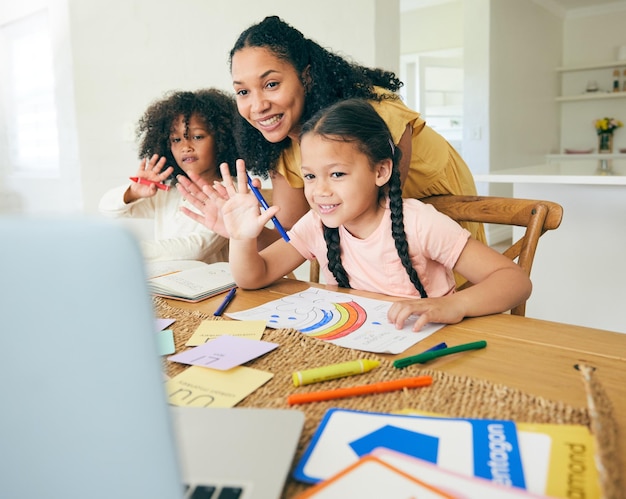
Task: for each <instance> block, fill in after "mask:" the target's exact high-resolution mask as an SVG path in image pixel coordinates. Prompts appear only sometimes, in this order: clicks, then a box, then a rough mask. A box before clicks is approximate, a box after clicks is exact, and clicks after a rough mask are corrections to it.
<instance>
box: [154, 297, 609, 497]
mask: <svg viewBox="0 0 626 499" xmlns="http://www.w3.org/2000/svg"><path fill="white" fill-rule="evenodd" d="M154 304H155V310H156V315H157V317H162V318H170V319H175V320H176V322H175V323H174V324H173V325H172V326H171V329H173V331H174V343H175V346H176V351H177V352H180V351H182V350H184V349H185V348H187V347H185V343H186V342H187V340H188V339H189V337H190V336H191V335H192V334H193V333H194V332H195V330H196V329H197V328H198V326H199V325H200V323H201V321H203V320H223V319H222V318H219V317H214V316H212V315H208V314H205V313H202V312H200V311H189V310H184V309H180V308H177V307H173V306H170V305H169V304H168V303H166V302H165V301H164V300H162V299H161V298H154ZM263 339H264V340H266V341H271V342H275V343H278V344H279V345H280V347H279V348H278V349H276V350H274V351H272V352H270V353H269V354H267V355H265V356H263V357H261V358H258V359H255V360H253V361H251V362H249V363H247V364H245V365H246V366H249V367H254V368H255V369H260V370H263V371H268V372H271V373H273V374H274V377H273V378H272V379H271V380H270V381H269V382H267V383H266V384H265V385H263V386H262V387H260V388H259V389H257V390H256V391H255V392H253V393H252V394H250V395H248V396H247V397H246V398H245V399H244V400H242V401H241V402H240V403H239V404H238V407H266V408H280V409H289V408H291V406H289V405H288V404H287V395H289V394H291V393H293V392H294V387H293V383H292V380H291V374H292V373H293V372H294V371H297V370H301V369H306V368H307V367H314V366H319V365H320V363H323V364H333V363H337V362H345V361H348V360H353V359H355V358H361V357H362V356H363V353H362V352H357V351H354V350H350V349H347V348H342V347H338V346H336V345H333V344H331V343H328V342H324V341H321V340H318V339H315V338H312V337H309V336H306V335H304V334H302V333H300V332H298V331H296V330H293V329H276V330H273V329H267V330H266V332H265V334H264V335H263ZM367 357H368V358H372V359H374V358H376V359H378V360H380V361H381V364H380V366H379V367H378V368H376V369H374V370H373V371H370V372H369V373H368V375H367V383H368V384H369V383H375V382H378V381H386V380H391V379H398V378H403V377H407V376H418V375H422V374H426V375H430V376H432V377H433V383H432V386H430V387H428V388H427V389H411V390H407V389H405V390H403V391H397V392H389V393H382V394H376V395H366V396H360V397H352V398H346V399H339V400H334V401H327V402H318V403H314V404H302V405H298V406H294V408H295V409H298V410H301V411H303V412H304V413H305V425H304V429H303V431H302V435H301V437H300V442H299V445H298V449H297V452H296V457H295V459H294V463H297V462H298V461H299V459H300V457H301V456H302V454H303V453H304V451H305V449H306V446H307V445H308V443H309V442H310V440H311V437H312V435H313V433H314V432H315V430H316V429H317V427H318V425H319V423H320V421H321V419H322V417H323V416H324V414H325V413H326V411H327V410H328V409H330V408H331V407H342V408H345V409H356V410H366V411H378V412H392V411H400V410H403V409H407V408H411V409H417V410H422V411H430V412H436V413H441V414H445V415H448V416H452V417H467V418H491V419H511V420H514V421H518V422H522V421H523V422H529V423H561V424H563V423H569V424H583V425H586V426H589V427H593V426H592V422H591V419H590V411H589V409H588V408H586V407H573V406H570V405H568V404H565V403H563V402H559V401H552V400H548V399H546V398H543V397H539V396H536V395H531V394H528V393H525V392H523V391H521V390H519V389H515V388H511V387H507V386H504V385H501V384H496V383H492V382H489V381H487V380H481V379H477V378H471V377H467V376H458V375H451V374H447V373H444V372H440V371H436V370H429V369H419V368H413V367H411V368H410V369H411V371H410V372H409V369H402V370H399V369H396V368H394V367H393V365H392V362H391V361H389V360H388V359H385V358H382V357H379V356H377V355H376V354H368V355H367ZM163 368H164V371H165V373H166V374H167V375H168V376H170V377H171V376H175V375H176V374H178V373H180V372H182V371H183V370H185V369H186V368H187V366H185V365H182V364H178V363H175V362H170V361H168V360H166V359H164V360H163ZM354 383H355V381H354V378H352V379H350V378H343V379H337V380H332V381H327V382H325V383H324V389H333V388H339V387H344V386H351V385H354ZM319 389H320V388H319V386H315V385H311V386H304V387H301V388H299V389H298V391H316V390H319ZM609 417H610V415H609ZM604 426H605V427H606V426H607V425H606V424H605V425H604ZM608 426H612V427H614V424H612V425H608ZM608 438H611V439H612V437H611V436H609V437H608ZM614 451H615V452H617V450H616V449H615V450H614ZM612 453H613V450H611V454H612ZM608 457H609V458H611V457H612V456H608ZM616 471H617V472H618V473H619V469H618V470H616ZM611 474H612V472H611ZM615 483H617V481H616V482H615ZM306 487H307V486H306V485H304V484H300V483H298V482H296V481H294V480H289V481H288V483H287V485H286V487H285V491H284V497H287V498H291V497H294V496H296V495H297V494H298V493H299V492H301V491H303V490H305V489H306Z"/></svg>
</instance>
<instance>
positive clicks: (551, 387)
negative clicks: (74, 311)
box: [167, 278, 626, 476]
mask: <svg viewBox="0 0 626 499" xmlns="http://www.w3.org/2000/svg"><path fill="white" fill-rule="evenodd" d="M309 287H319V288H326V289H330V290H333V291H340V292H346V293H348V294H353V295H357V296H364V297H367V298H374V299H379V300H388V301H394V300H396V299H397V298H393V297H389V296H383V295H380V294H376V293H370V292H363V291H355V290H346V289H341V288H337V287H335V286H325V285H323V284H316V283H310V282H306V281H299V280H295V279H288V278H285V279H281V280H279V281H277V282H276V283H274V284H272V285H271V286H269V287H267V288H264V289H260V290H241V289H239V290H237V293H236V296H235V298H234V299H233V301H232V302H231V303H230V304H229V305H228V308H227V309H226V312H227V313H228V312H236V311H242V310H247V309H249V308H252V307H256V306H258V305H261V304H264V303H267V302H269V301H272V300H275V299H278V298H280V297H282V296H286V295H290V294H294V293H298V292H301V291H303V290H306V289H307V288H309ZM223 297H224V295H218V296H215V297H213V298H210V299H207V300H204V301H202V302H199V303H195V304H192V303H185V302H180V301H175V300H168V301H167V303H168V304H169V305H171V306H173V307H177V308H182V309H186V310H191V311H200V312H202V313H204V314H211V315H212V314H213V312H214V311H215V310H216V309H217V307H218V306H219V304H220V303H221V301H222V300H223ZM224 318H226V319H227V317H224ZM477 340H486V341H487V344H488V348H485V349H484V350H481V351H480V354H479V355H478V354H475V355H474V354H469V355H467V354H463V355H451V356H446V357H441V358H439V359H437V361H436V363H432V366H431V367H430V368H431V369H435V370H438V371H442V372H445V373H449V374H453V375H461V376H467V377H472V378H476V379H481V380H488V381H490V382H492V383H497V384H502V385H506V386H508V387H512V388H516V389H519V390H522V391H524V392H525V393H529V394H532V395H536V396H538V397H544V398H546V399H549V400H552V401H560V402H562V403H564V404H568V405H571V406H573V407H583V408H587V407H588V404H589V399H588V392H587V389H586V386H585V383H584V380H583V375H582V373H581V371H580V369H579V366H580V365H586V366H589V367H591V368H592V370H593V376H594V380H595V381H596V382H597V383H598V384H600V385H601V386H602V389H603V390H604V392H605V394H606V395H607V397H608V401H609V403H610V405H611V406H610V407H609V408H608V409H609V411H610V413H611V416H612V418H613V419H614V422H615V426H616V428H617V436H616V439H617V441H616V446H617V448H618V449H626V335H625V334H621V333H616V332H610V331H605V330H600V329H593V328H589V327H581V326H575V325H570V324H564V323H558V322H550V321H545V320H538V319H533V318H532V317H520V316H514V315H511V314H508V313H504V314H496V315H489V316H484V317H476V318H466V319H464V320H462V321H461V322H459V323H458V324H451V325H446V326H444V327H443V328H441V329H439V330H438V331H436V332H435V333H434V334H432V335H431V336H429V337H427V338H425V339H424V340H422V341H420V342H419V343H417V344H415V345H413V346H412V347H410V348H409V349H408V350H407V351H405V352H403V353H402V354H400V355H382V357H385V358H388V359H390V360H391V359H396V358H401V357H406V356H408V355H412V354H416V353H419V352H423V351H424V350H426V349H428V348H430V347H432V346H434V345H436V344H438V343H441V342H446V343H447V344H448V345H455V344H461V343H467V342H473V341H477ZM602 403H603V404H604V403H606V401H603V402H602ZM618 466H619V469H620V474H621V475H622V476H626V460H625V459H623V458H622V459H621V462H620V463H619V465H618Z"/></svg>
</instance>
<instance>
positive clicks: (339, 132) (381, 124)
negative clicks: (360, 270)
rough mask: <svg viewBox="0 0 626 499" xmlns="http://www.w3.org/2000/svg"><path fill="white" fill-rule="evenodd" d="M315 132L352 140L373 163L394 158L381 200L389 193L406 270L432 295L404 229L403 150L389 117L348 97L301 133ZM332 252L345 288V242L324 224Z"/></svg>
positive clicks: (330, 258)
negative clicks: (413, 258) (396, 142)
mask: <svg viewBox="0 0 626 499" xmlns="http://www.w3.org/2000/svg"><path fill="white" fill-rule="evenodd" d="M305 134H315V135H319V136H321V137H324V138H325V139H327V140H335V141H341V142H350V143H352V144H354V145H355V146H356V147H357V149H358V150H359V151H360V152H361V153H363V154H364V155H365V156H367V158H368V160H369V163H370V164H371V165H376V164H377V163H379V162H380V161H383V160H385V159H391V160H392V161H393V169H392V172H391V177H390V178H389V182H388V183H387V184H386V186H383V187H382V188H381V189H380V190H379V192H378V194H379V202H380V201H381V200H382V199H384V198H385V197H386V196H389V209H390V211H391V236H392V237H393V240H394V243H395V246H396V251H397V252H398V256H399V257H400V261H401V262H402V265H403V267H404V269H405V270H406V272H407V274H408V276H409V279H410V280H411V282H412V283H413V285H414V286H415V289H417V291H418V292H419V294H420V296H421V297H422V298H426V297H427V296H428V295H427V293H426V290H425V289H424V286H423V285H422V282H421V281H420V278H419V276H418V274H417V271H416V270H415V269H414V268H413V264H412V263H411V258H410V255H409V245H408V243H407V240H406V232H405V231H404V212H403V201H402V190H401V187H400V166H399V165H400V159H401V158H402V151H400V149H398V148H397V147H396V146H395V145H394V144H393V139H392V137H391V132H389V128H388V127H387V124H386V123H385V121H384V120H383V119H382V118H381V117H380V116H379V115H378V113H377V112H376V110H375V109H374V108H373V107H372V105H371V104H370V103H369V102H367V101H366V100H364V99H346V100H343V101H340V102H337V103H335V104H333V105H332V106H330V107H328V108H326V109H322V110H321V111H318V112H317V113H316V114H315V115H313V117H312V118H311V119H309V120H308V121H307V122H306V123H305V124H304V125H303V126H302V131H301V133H300V136H301V137H302V136H303V135H305ZM323 228H324V239H325V241H326V248H327V252H326V255H327V256H328V269H329V270H330V271H331V272H332V273H333V276H334V277H335V279H336V280H337V284H338V285H339V286H340V287H343V288H349V287H350V280H349V276H348V275H347V273H346V271H345V269H344V267H343V264H342V263H341V246H340V242H339V230H338V229H337V228H336V227H335V228H330V227H326V226H323Z"/></svg>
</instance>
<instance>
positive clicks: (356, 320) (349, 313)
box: [300, 301, 367, 340]
mask: <svg viewBox="0 0 626 499" xmlns="http://www.w3.org/2000/svg"><path fill="white" fill-rule="evenodd" d="M333 305H334V307H335V310H334V311H332V312H331V313H328V314H326V315H327V316H328V317H332V318H334V319H335V321H333V322H332V323H331V322H330V320H329V321H328V325H327V326H326V327H323V326H324V325H325V324H321V323H320V324H317V325H316V327H315V328H312V327H311V328H307V330H303V329H301V330H300V331H301V332H303V333H306V334H309V335H310V336H314V337H316V338H319V339H321V340H335V339H337V338H343V337H344V336H347V335H348V334H350V333H352V332H353V331H356V330H357V329H358V328H360V327H361V326H362V325H363V324H365V321H366V319H367V312H365V309H364V308H363V307H361V305H359V304H358V303H356V302H354V301H350V302H344V303H333ZM320 327H323V329H320ZM309 331H310V332H309Z"/></svg>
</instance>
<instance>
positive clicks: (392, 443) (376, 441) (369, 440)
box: [350, 425, 439, 464]
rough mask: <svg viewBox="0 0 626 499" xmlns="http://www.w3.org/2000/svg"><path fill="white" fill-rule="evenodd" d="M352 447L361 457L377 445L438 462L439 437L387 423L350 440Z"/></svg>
mask: <svg viewBox="0 0 626 499" xmlns="http://www.w3.org/2000/svg"><path fill="white" fill-rule="evenodd" d="M350 447H351V448H352V450H353V451H354V452H355V453H356V454H357V455H358V456H359V457H362V456H364V455H366V454H369V453H370V452H372V451H373V450H374V449H376V448H377V447H385V448H386V449H391V450H394V451H397V452H402V453H403V454H408V455H409V456H413V457H416V458H418V459H423V460H424V461H428V462H431V463H434V464H437V453H438V451H439V439H438V438H437V437H433V436H431V435H424V434H423V433H418V432H416V431H411V430H405V429H404V428H398V427H397V426H392V425H386V426H382V427H381V428H379V429H377V430H376V431H373V432H372V433H369V434H367V435H365V436H363V437H361V438H359V439H357V440H354V441H352V442H350Z"/></svg>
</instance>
